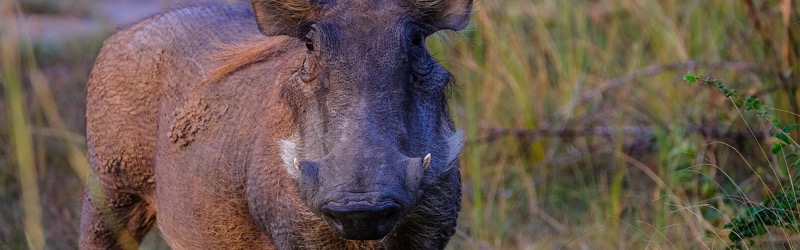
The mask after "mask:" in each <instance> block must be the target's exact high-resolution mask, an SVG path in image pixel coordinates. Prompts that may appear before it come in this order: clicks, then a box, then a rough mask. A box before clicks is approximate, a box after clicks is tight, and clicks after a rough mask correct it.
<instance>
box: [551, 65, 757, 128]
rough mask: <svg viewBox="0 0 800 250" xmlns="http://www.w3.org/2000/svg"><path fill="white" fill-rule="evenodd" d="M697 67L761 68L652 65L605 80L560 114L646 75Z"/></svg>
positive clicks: (749, 67) (753, 67)
mask: <svg viewBox="0 0 800 250" xmlns="http://www.w3.org/2000/svg"><path fill="white" fill-rule="evenodd" d="M697 68H706V69H726V70H733V71H753V70H757V69H759V67H758V65H756V64H753V63H747V62H704V61H686V62H675V63H670V64H660V65H651V66H647V67H645V68H643V69H641V70H637V71H634V72H630V73H627V74H625V75H622V76H620V77H617V78H614V79H611V80H608V81H605V82H603V83H602V84H600V86H598V87H596V88H593V89H591V90H589V91H586V92H584V93H583V94H582V95H580V96H579V97H578V98H577V99H574V100H572V101H571V102H570V103H569V104H567V105H565V106H564V107H563V108H561V109H560V110H559V112H558V113H559V116H561V117H568V114H569V113H570V112H572V110H573V109H575V107H577V106H578V105H580V104H582V103H584V102H586V101H588V100H590V99H593V98H595V97H598V96H600V94H602V93H605V92H608V91H609V90H612V89H615V88H618V87H620V86H623V85H625V84H626V83H629V82H632V81H634V80H637V79H640V78H644V77H650V76H654V75H657V74H660V73H663V72H667V71H676V70H681V71H686V70H694V69H697Z"/></svg>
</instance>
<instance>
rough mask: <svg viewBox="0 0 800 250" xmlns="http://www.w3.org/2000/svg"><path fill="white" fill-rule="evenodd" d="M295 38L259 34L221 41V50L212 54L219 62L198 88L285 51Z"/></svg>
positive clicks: (213, 58)
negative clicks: (239, 39)
mask: <svg viewBox="0 0 800 250" xmlns="http://www.w3.org/2000/svg"><path fill="white" fill-rule="evenodd" d="M294 40H296V39H293V38H291V37H286V36H275V37H264V36H263V35H260V34H259V35H253V36H252V37H249V38H247V39H244V41H243V42H237V43H232V44H224V43H219V45H217V47H218V48H219V50H218V51H217V52H215V53H213V54H212V55H211V59H212V61H214V62H217V63H216V65H215V66H214V67H213V70H211V71H210V73H209V74H208V75H207V76H206V77H205V81H204V82H203V83H202V84H200V85H199V86H198V89H199V88H202V87H205V86H207V85H208V84H210V83H212V82H216V81H218V80H220V79H222V78H223V77H225V76H227V75H229V74H231V73H233V72H235V71H237V70H240V69H242V68H244V67H247V66H248V65H251V64H253V63H257V62H262V61H265V60H268V59H269V58H271V57H272V56H275V55H278V54H281V53H283V52H285V50H286V48H287V47H289V46H291V45H292V43H293V42H294Z"/></svg>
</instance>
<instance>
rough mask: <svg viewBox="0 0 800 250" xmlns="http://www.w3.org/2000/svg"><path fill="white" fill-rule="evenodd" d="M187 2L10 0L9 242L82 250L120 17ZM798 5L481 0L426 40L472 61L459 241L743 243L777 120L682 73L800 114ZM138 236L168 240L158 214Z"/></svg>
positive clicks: (453, 67)
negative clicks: (102, 62) (740, 218)
mask: <svg viewBox="0 0 800 250" xmlns="http://www.w3.org/2000/svg"><path fill="white" fill-rule="evenodd" d="M182 2H185V1H178V0H176V1H168V0H137V1H134V0H69V1H65V0H21V1H19V0H0V43H1V45H2V47H1V48H0V52H1V53H0V54H1V55H2V57H0V66H2V78H0V80H1V81H2V83H3V88H2V89H0V92H2V94H0V114H2V115H0V141H2V142H3V143H1V144H0V249H24V248H34V249H38V248H42V247H44V248H47V249H75V248H77V239H78V224H79V220H80V216H79V214H80V206H81V198H80V197H81V195H82V192H83V184H82V183H83V182H84V180H85V177H86V176H87V175H86V174H87V171H88V166H87V164H86V162H87V161H86V152H85V138H84V129H85V126H84V111H85V95H86V87H85V83H86V80H87V78H88V74H89V71H90V70H91V67H92V63H93V61H94V58H95V56H96V55H97V52H98V50H99V48H100V46H101V45H102V42H103V40H104V39H105V38H106V37H108V36H109V35H111V34H113V32H114V31H116V30H119V29H120V28H121V27H125V26H126V25H128V24H130V23H132V22H135V21H136V20H139V19H142V18H144V17H147V16H149V15H152V14H154V13H156V12H158V11H160V10H162V9H165V8H173V7H174V6H178V5H181V4H184V3H182ZM798 5H799V4H798V3H796V2H794V1H791V0H680V1H678V0H574V1H561V0H477V1H476V2H475V8H474V9H475V11H474V14H473V18H472V23H471V25H470V27H469V28H468V29H467V30H465V31H462V32H457V33H456V32H445V33H443V34H440V35H437V36H435V37H432V38H430V39H428V42H427V43H428V47H429V48H430V49H431V51H432V52H433V53H434V54H435V56H436V57H437V58H438V59H439V61H440V62H442V63H443V64H444V65H445V67H446V68H448V69H449V70H450V71H451V72H452V73H453V74H454V75H455V78H456V79H457V83H456V87H455V88H454V89H453V92H452V99H451V102H450V105H451V110H452V112H453V116H454V118H455V120H456V125H457V127H459V128H461V129H463V130H464V131H465V134H466V140H467V142H466V147H465V149H464V152H463V154H462V158H461V162H462V179H463V194H464V195H463V208H462V211H461V214H460V216H459V225H458V230H457V233H456V235H455V236H454V237H453V238H452V241H451V243H450V246H449V248H451V249H722V248H725V247H726V246H729V245H730V244H732V241H731V239H730V238H729V234H730V232H731V230H730V229H727V228H725V224H726V223H729V222H730V221H731V220H733V219H734V218H735V217H736V216H737V215H740V214H742V213H746V212H747V211H748V209H752V208H754V207H755V205H756V204H758V203H759V202H761V201H762V199H764V198H765V197H767V196H769V195H770V194H773V193H775V192H776V191H777V190H779V189H781V188H786V187H789V188H792V189H793V188H794V187H795V186H794V185H795V184H794V180H796V178H793V177H794V176H795V174H796V173H797V171H796V169H793V168H791V167H789V166H790V164H788V162H790V160H792V157H791V156H787V154H781V152H784V151H787V150H785V149H784V151H780V149H779V151H778V153H775V154H773V153H772V152H770V151H771V150H770V149H771V148H772V147H773V145H774V144H775V143H776V141H777V140H778V139H776V138H774V137H772V136H771V133H770V130H769V129H770V126H771V125H770V123H769V122H765V121H764V119H759V117H758V115H757V114H755V113H753V112H745V111H744V109H737V108H736V107H735V105H734V103H735V100H732V99H730V98H728V97H726V96H725V95H723V94H721V93H719V92H718V91H715V90H714V89H713V88H707V87H703V86H702V85H701V84H698V83H694V84H688V83H686V82H685V81H683V77H684V75H685V74H686V72H688V71H691V72H694V73H702V74H703V75H704V76H710V77H713V78H716V79H719V80H721V81H724V82H725V83H726V84H727V85H728V86H730V87H732V88H734V89H736V90H738V91H739V92H740V93H742V94H743V95H750V96H755V97H758V98H760V99H761V100H763V102H764V104H766V105H768V106H770V107H773V108H774V109H773V110H774V111H775V113H776V115H777V117H776V118H778V119H780V120H781V121H783V123H784V124H791V123H797V122H798V120H800V118H799V117H798V115H796V114H797V113H798V109H799V108H800V100H798V85H800V6H798ZM787 132H788V133H789V135H790V136H792V138H796V137H795V136H796V134H797V133H798V131H796V129H789V131H787ZM796 150H797V149H795V151H791V152H796ZM791 152H788V153H791ZM792 204H796V203H792ZM788 211H789V212H790V213H794V215H795V216H797V211H798V209H797V207H796V205H795V206H794V207H793V209H789V210H788ZM796 222H797V221H794V223H796ZM795 225H798V224H795ZM787 228H788V229H787ZM767 229H768V230H767V233H766V234H765V235H763V236H759V237H754V238H752V240H753V241H752V243H753V244H754V245H753V246H751V247H752V248H755V249H769V248H775V249H800V237H799V236H798V234H796V232H793V230H792V228H791V227H783V228H781V227H767ZM795 230H796V228H795ZM142 248H143V249H164V248H167V247H166V245H165V244H164V242H163V240H161V239H160V236H159V234H158V232H157V231H155V230H154V232H152V233H151V235H149V236H148V238H147V239H146V242H145V243H144V244H143V245H142Z"/></svg>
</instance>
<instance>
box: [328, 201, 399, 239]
mask: <svg viewBox="0 0 800 250" xmlns="http://www.w3.org/2000/svg"><path fill="white" fill-rule="evenodd" d="M322 214H323V216H324V217H325V220H326V221H328V223H329V224H331V226H333V228H334V229H335V230H336V231H338V232H339V234H340V235H341V236H342V237H343V238H345V239H348V240H378V239H381V238H383V237H384V236H386V234H388V233H389V232H391V231H392V229H394V226H395V224H397V221H398V220H399V219H400V218H399V215H400V206H399V205H397V204H388V205H380V206H375V205H367V204H348V205H330V204H329V205H325V206H323V207H322Z"/></svg>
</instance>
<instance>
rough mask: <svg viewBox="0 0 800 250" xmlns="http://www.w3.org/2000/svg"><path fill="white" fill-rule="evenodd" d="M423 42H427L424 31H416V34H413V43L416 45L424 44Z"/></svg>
mask: <svg viewBox="0 0 800 250" xmlns="http://www.w3.org/2000/svg"><path fill="white" fill-rule="evenodd" d="M423 43H425V34H423V33H422V32H414V34H412V35H411V44H414V46H422V44H423Z"/></svg>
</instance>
